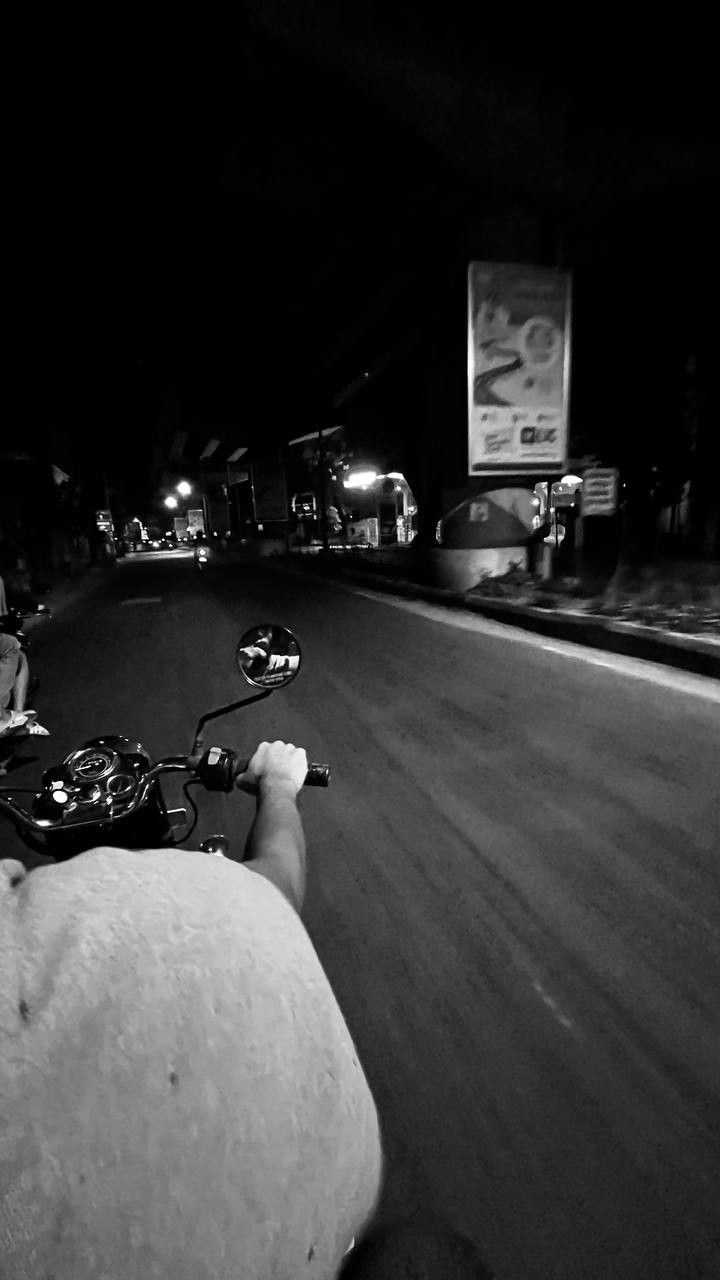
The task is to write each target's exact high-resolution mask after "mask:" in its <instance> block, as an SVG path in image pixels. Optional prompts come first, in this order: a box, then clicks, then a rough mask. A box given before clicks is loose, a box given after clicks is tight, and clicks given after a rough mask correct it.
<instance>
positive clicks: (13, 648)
mask: <svg viewBox="0 0 720 1280" xmlns="http://www.w3.org/2000/svg"><path fill="white" fill-rule="evenodd" d="M29 681H30V668H29V667H28V661H27V658H26V657H25V654H24V653H23V651H22V649H21V647H20V641H19V640H18V638H17V636H13V635H11V634H10V633H9V632H5V631H0V737H1V736H2V735H3V734H7V733H8V732H9V731H11V730H16V729H23V728H24V729H25V731H26V732H27V733H39V734H42V735H47V729H43V727H42V725H39V724H37V723H36V721H35V716H36V714H37V712H35V711H30V710H29V709H28V708H27V707H26V706H25V702H26V700H27V691H28V684H29Z"/></svg>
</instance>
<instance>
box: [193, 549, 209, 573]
mask: <svg viewBox="0 0 720 1280" xmlns="http://www.w3.org/2000/svg"><path fill="white" fill-rule="evenodd" d="M209 560H210V548H209V547H206V546H200V547H196V548H195V568H196V569H198V570H199V571H202V570H203V569H207V567H208V561H209Z"/></svg>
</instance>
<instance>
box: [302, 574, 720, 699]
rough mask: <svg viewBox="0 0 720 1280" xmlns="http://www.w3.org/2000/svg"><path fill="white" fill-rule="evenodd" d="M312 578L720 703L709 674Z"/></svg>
mask: <svg viewBox="0 0 720 1280" xmlns="http://www.w3.org/2000/svg"><path fill="white" fill-rule="evenodd" d="M313 577H314V578H315V580H316V581H319V582H325V583H328V582H329V583H330V585H332V586H337V587H339V588H340V590H342V591H349V592H351V593H352V594H353V595H358V596H363V597H364V598H365V599H366V600H374V601H375V602H376V603H378V604H386V605H389V606H390V608H392V609H403V610H405V612H406V613H414V614H416V615H417V616H418V617H420V618H427V619H428V620H429V621H430V622H442V623H443V625H444V626H446V627H455V628H456V630H460V631H474V632H475V633H476V634H479V635H486V636H492V637H494V638H495V639H498V640H507V641H510V642H514V643H515V644H529V645H532V646H533V647H534V648H536V649H543V650H544V651H545V652H546V653H555V654H559V655H560V656H561V657H563V658H573V659H574V660H575V661H576V662H587V663H589V664H590V665H591V666H595V667H606V668H608V669H609V670H610V671H614V672H615V673H616V674H617V675H624V676H632V677H634V678H635V679H636V680H647V681H649V682H650V683H651V684H655V685H661V686H662V687H663V688H665V689H672V690H674V691H675V692H676V693H688V694H693V695H694V696H695V697H696V698H702V699H703V700H704V701H705V702H714V703H717V704H718V705H720V681H717V680H713V679H712V678H711V677H710V676H700V675H695V674H693V673H692V672H690V671H680V670H679V669H678V668H677V667H664V666H662V665H661V664H660V663H655V662H650V661H649V660H648V659H645V658H630V657H628V656H626V655H625V654H622V653H610V652H608V651H606V650H605V649H593V648H592V647H591V646H590V645H581V644H573V643H572V641H571V640H555V641H553V640H550V639H549V638H548V637H547V636H543V635H540V634H538V633H537V632H533V631H523V630H522V629H521V628H520V627H513V626H511V625H509V624H508V623H505V622H495V621H494V619H493V618H484V617H481V616H479V615H478V614H464V613H462V611H461V610H458V611H457V612H455V611H454V610H452V609H448V608H447V607H445V606H443V605H433V604H426V603H424V602H423V601H419V600H406V599H404V597H402V596H393V595H388V594H387V593H386V592H380V591H366V590H364V588H362V587H356V586H351V585H350V583H347V582H335V581H331V580H329V579H328V578H321V577H320V576H319V575H318V576H316V575H313Z"/></svg>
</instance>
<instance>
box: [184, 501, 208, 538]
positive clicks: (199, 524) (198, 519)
mask: <svg viewBox="0 0 720 1280" xmlns="http://www.w3.org/2000/svg"><path fill="white" fill-rule="evenodd" d="M187 527H188V533H190V534H193V533H204V532H205V512H204V511H203V509H202V507H193V509H192V511H188V513H187Z"/></svg>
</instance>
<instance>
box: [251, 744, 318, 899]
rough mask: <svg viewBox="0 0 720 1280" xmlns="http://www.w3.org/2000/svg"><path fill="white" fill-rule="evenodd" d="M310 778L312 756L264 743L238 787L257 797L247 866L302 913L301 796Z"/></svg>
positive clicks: (303, 861) (298, 749) (303, 860)
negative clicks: (269, 882) (309, 765)
mask: <svg viewBox="0 0 720 1280" xmlns="http://www.w3.org/2000/svg"><path fill="white" fill-rule="evenodd" d="M306 774H307V756H306V754H305V752H304V751H303V750H302V749H301V748H298V747H294V746H292V744H290V743H286V742H263V743H261V744H260V746H259V747H258V749H257V751H256V752H255V755H254V756H253V758H252V760H251V761H250V763H249V765H248V768H247V770H246V772H245V773H244V774H242V775H241V777H240V778H239V779H238V785H239V786H240V787H242V788H243V789H244V790H246V791H252V792H254V794H256V795H257V809H256V812H255V820H254V822H253V824H252V827H251V828H250V833H249V835H248V838H247V844H246V846H245V865H246V866H247V867H248V868H249V869H250V870H251V871H255V872H256V873H257V874H258V875H261V876H264V877H265V879H266V880H270V881H271V882H272V884H274V885H276V887H277V888H278V889H279V890H280V892H281V893H283V894H284V895H285V897H286V898H287V899H288V901H289V902H290V903H291V905H292V906H293V907H295V910H296V911H297V912H300V911H301V909H302V904H303V900H304V898H305V836H304V833H303V828H302V822H301V821H300V814H299V813H298V808H297V794H298V791H299V790H300V788H301V786H302V785H303V782H304V781H305V775H306Z"/></svg>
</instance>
